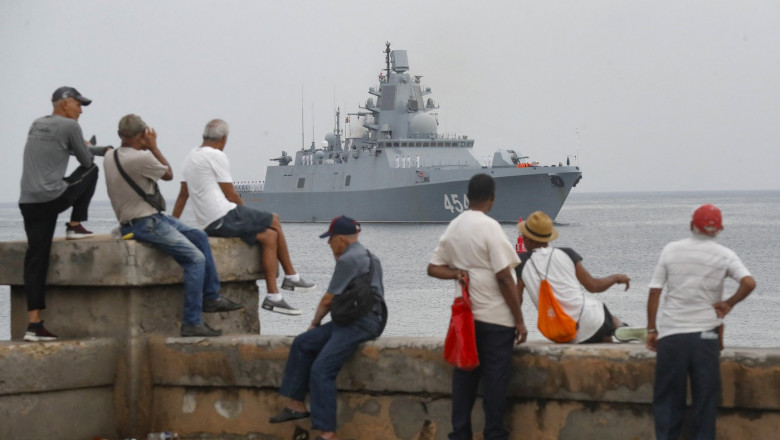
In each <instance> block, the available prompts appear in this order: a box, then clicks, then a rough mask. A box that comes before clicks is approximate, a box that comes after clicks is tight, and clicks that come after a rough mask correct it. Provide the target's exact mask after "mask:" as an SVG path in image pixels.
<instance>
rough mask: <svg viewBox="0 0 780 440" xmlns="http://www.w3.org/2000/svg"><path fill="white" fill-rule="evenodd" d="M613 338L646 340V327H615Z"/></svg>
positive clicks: (627, 340)
mask: <svg viewBox="0 0 780 440" xmlns="http://www.w3.org/2000/svg"><path fill="white" fill-rule="evenodd" d="M615 339H617V340H618V341H620V342H630V341H641V342H645V340H647V329H646V328H644V327H625V326H624V327H618V328H617V329H615Z"/></svg>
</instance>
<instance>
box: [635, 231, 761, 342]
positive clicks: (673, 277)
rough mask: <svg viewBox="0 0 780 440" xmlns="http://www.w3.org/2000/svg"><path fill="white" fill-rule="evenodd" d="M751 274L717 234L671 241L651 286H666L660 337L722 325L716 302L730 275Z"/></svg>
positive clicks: (659, 320)
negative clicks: (720, 241) (721, 241)
mask: <svg viewBox="0 0 780 440" xmlns="http://www.w3.org/2000/svg"><path fill="white" fill-rule="evenodd" d="M746 276H750V272H749V271H748V270H747V268H746V267H745V265H744V264H742V260H740V259H739V257H738V256H737V254H735V253H734V251H732V250H731V249H729V248H727V247H725V246H723V245H720V244H718V243H716V242H715V240H714V237H710V236H707V235H703V234H694V235H693V236H691V237H690V238H685V239H683V240H679V241H673V242H671V243H669V244H667V245H666V246H665V247H664V249H663V251H662V252H661V257H660V258H659V259H658V265H657V266H656V267H655V271H654V272H653V277H652V278H651V280H650V285H649V287H650V288H651V289H663V288H664V287H666V290H665V292H662V294H661V301H660V305H659V309H658V314H657V315H656V327H657V329H658V338H659V339H660V338H663V337H664V336H670V335H674V334H680V333H695V332H703V331H706V330H712V329H713V328H715V327H717V326H719V325H720V324H721V320H720V319H718V316H717V315H716V313H715V308H714V307H713V305H714V304H715V303H716V302H718V301H721V300H722V298H723V284H724V280H725V279H726V277H729V278H731V279H734V280H736V281H739V280H741V279H742V278H744V277H746Z"/></svg>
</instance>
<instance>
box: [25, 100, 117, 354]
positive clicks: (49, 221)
mask: <svg viewBox="0 0 780 440" xmlns="http://www.w3.org/2000/svg"><path fill="white" fill-rule="evenodd" d="M51 101H52V105H53V107H54V110H53V111H52V114H51V115H49V116H44V117H41V118H38V119H36V120H35V122H33V124H32V127H30V131H29V133H28V135H27V144H26V145H25V147H24V163H23V166H22V181H21V195H20V196H19V209H20V210H21V211H22V217H23V218H24V231H25V233H26V234H27V252H26V253H25V256H24V289H25V294H26V296H27V311H28V320H29V323H28V325H27V332H26V333H25V335H24V340H25V341H51V340H55V339H57V336H55V335H54V334H52V333H50V332H49V331H48V330H46V328H44V327H43V321H42V320H41V310H43V309H45V308H46V301H45V298H44V291H45V286H46V273H47V272H48V270H49V254H50V253H51V241H52V238H53V237H54V229H55V227H56V225H57V216H58V214H59V213H61V212H63V211H65V210H66V209H68V208H70V207H73V210H72V212H71V214H70V222H69V223H67V224H66V229H65V238H66V239H68V240H75V239H80V238H85V237H89V236H91V235H92V232H90V231H88V230H86V229H85V228H84V226H82V225H81V222H83V221H85V220H87V213H88V210H89V203H90V201H91V200H92V194H93V193H94V192H95V186H96V185H97V179H98V168H97V166H96V165H95V164H94V161H93V159H94V156H93V155H98V156H102V155H104V154H105V152H106V150H107V149H108V148H110V147H94V146H91V145H89V144H88V143H87V142H86V141H84V135H83V134H82V132H81V127H80V126H79V123H78V119H79V115H81V106H83V105H84V106H85V105H89V104H90V103H91V102H92V101H91V100H89V99H87V98H85V97H84V96H82V95H81V93H79V92H78V90H76V89H74V88H73V87H60V88H59V89H57V90H55V91H54V94H53V95H52V98H51ZM70 156H76V159H77V160H78V162H79V167H78V168H77V169H76V170H75V171H74V172H73V173H72V174H71V175H70V176H68V177H65V172H66V171H67V167H68V161H69V159H70Z"/></svg>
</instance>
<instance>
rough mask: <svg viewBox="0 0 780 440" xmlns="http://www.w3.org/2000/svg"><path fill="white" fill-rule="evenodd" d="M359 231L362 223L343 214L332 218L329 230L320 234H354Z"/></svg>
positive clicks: (322, 236)
mask: <svg viewBox="0 0 780 440" xmlns="http://www.w3.org/2000/svg"><path fill="white" fill-rule="evenodd" d="M358 232H360V223H358V222H356V221H355V220H353V219H351V218H349V217H347V216H345V215H342V216H339V217H336V218H334V219H333V220H331V222H330V227H329V228H328V232H326V233H324V234H322V235H320V238H325V237H330V236H331V235H352V234H357V233H358Z"/></svg>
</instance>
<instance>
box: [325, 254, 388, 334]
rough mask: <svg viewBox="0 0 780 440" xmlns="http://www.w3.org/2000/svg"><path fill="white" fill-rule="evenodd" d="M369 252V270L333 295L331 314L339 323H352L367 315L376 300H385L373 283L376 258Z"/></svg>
mask: <svg viewBox="0 0 780 440" xmlns="http://www.w3.org/2000/svg"><path fill="white" fill-rule="evenodd" d="M366 253H367V254H368V272H367V273H364V274H360V275H358V276H356V277H355V278H353V279H352V281H350V282H349V284H348V285H347V288H346V289H344V291H343V292H341V294H339V295H334V296H333V302H331V304H330V316H331V319H333V322H335V323H336V324H339V325H350V324H352V323H353V322H355V321H357V320H358V319H360V318H362V317H363V316H365V315H366V314H367V313H368V312H370V311H371V309H372V308H373V307H374V303H375V302H376V301H380V302H384V300H383V299H382V296H381V295H380V294H379V292H377V289H376V287H374V286H372V285H371V280H372V279H373V277H374V259H373V258H372V256H371V252H368V251H366Z"/></svg>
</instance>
